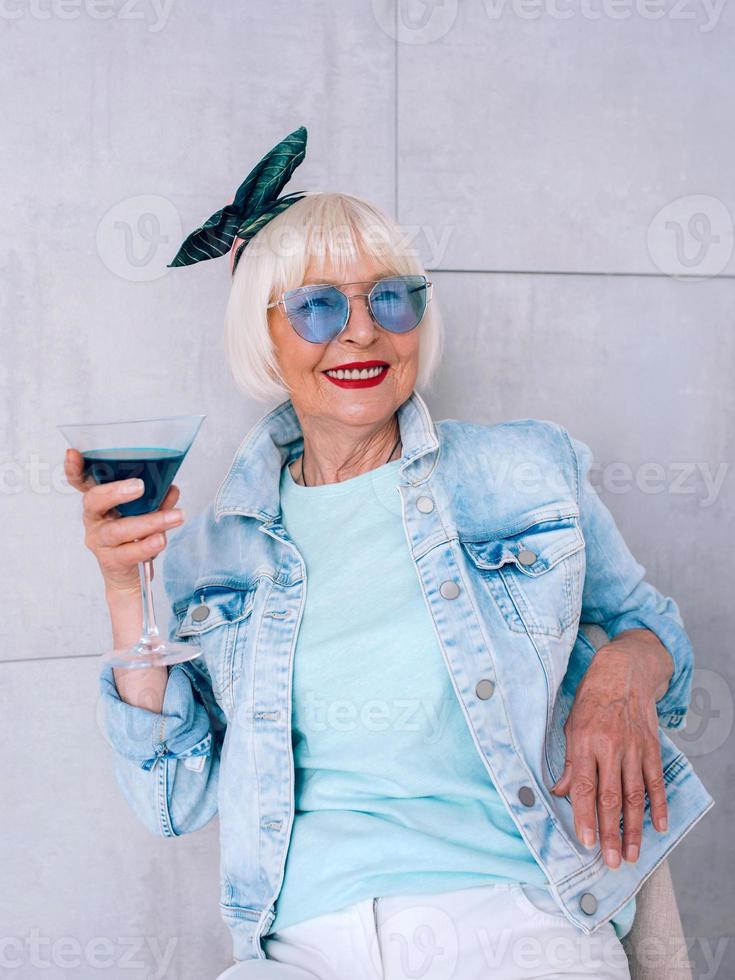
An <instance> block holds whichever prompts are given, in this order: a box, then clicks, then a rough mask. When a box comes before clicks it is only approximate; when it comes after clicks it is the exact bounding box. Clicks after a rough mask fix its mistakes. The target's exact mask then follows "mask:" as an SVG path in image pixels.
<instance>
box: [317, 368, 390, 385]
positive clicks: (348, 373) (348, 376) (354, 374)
mask: <svg viewBox="0 0 735 980" xmlns="http://www.w3.org/2000/svg"><path fill="white" fill-rule="evenodd" d="M387 370H388V365H387V364H381V365H378V366H377V367H370V368H338V369H337V370H332V369H331V368H330V369H327V370H326V371H324V372H322V373H323V374H326V375H327V377H328V378H335V379H337V380H339V381H368V380H370V379H371V378H378V377H380V375H381V374H385V372H386V371H387Z"/></svg>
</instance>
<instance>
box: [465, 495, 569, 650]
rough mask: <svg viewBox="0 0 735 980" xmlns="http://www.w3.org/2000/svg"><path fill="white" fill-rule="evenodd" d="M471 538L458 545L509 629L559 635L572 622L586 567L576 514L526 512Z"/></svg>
mask: <svg viewBox="0 0 735 980" xmlns="http://www.w3.org/2000/svg"><path fill="white" fill-rule="evenodd" d="M472 537H473V539H462V545H463V547H464V549H465V551H466V552H467V555H468V556H469V558H470V561H471V562H472V564H473V565H474V566H475V568H476V569H477V570H478V574H479V575H480V577H481V579H482V581H483V583H484V585H485V586H486V588H487V589H488V590H489V592H490V594H491V596H492V598H493V599H494V601H495V603H496V605H497V607H498V608H499V610H500V612H501V613H502V615H503V618H504V619H505V622H506V624H507V625H508V627H509V628H510V629H511V630H514V631H516V632H521V633H522V632H526V631H527V632H529V633H534V634H541V635H547V636H553V637H557V638H558V637H561V636H562V634H563V633H564V632H565V630H567V629H569V628H570V627H571V626H575V627H576V625H577V623H578V621H579V614H580V610H581V604H582V588H583V585H584V571H585V562H584V537H583V535H582V531H581V529H580V527H579V517H578V515H577V514H576V513H568V514H564V515H554V516H553V517H544V516H540V515H536V516H535V517H530V516H529V517H528V518H527V519H526V520H525V521H524V520H521V521H518V522H517V523H516V525H515V526H514V527H513V528H511V529H509V530H503V531H501V532H494V533H492V535H490V534H488V537H486V538H485V537H483V538H482V539H477V538H476V536H474V535H473V536H472Z"/></svg>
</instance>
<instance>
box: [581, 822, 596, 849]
mask: <svg viewBox="0 0 735 980" xmlns="http://www.w3.org/2000/svg"><path fill="white" fill-rule="evenodd" d="M582 843H583V844H584V846H585V847H594V846H595V832H594V830H590V828H589V827H585V828H584V829H583V830H582Z"/></svg>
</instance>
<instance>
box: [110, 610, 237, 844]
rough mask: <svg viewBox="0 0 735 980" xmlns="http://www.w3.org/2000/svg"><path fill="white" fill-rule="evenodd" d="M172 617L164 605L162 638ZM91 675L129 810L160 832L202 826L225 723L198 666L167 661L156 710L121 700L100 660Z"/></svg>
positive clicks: (212, 798) (209, 809)
mask: <svg viewBox="0 0 735 980" xmlns="http://www.w3.org/2000/svg"><path fill="white" fill-rule="evenodd" d="M176 625H177V619H176V617H175V616H174V615H173V613H171V614H170V617H169V628H168V635H169V638H173V633H174V630H175V628H176ZM99 681H100V697H101V712H100V722H101V724H102V728H103V733H104V734H105V737H106V738H107V741H108V742H109V743H110V744H111V745H112V747H113V749H114V750H115V755H114V770H115V777H116V779H117V782H118V784H119V786H120V788H121V790H122V792H123V795H124V796H125V798H126V799H127V801H128V803H129V804H130V806H131V807H132V809H133V811H134V812H135V814H136V815H137V816H138V817H139V818H140V820H141V821H142V822H143V823H144V824H145V826H146V827H147V828H148V829H149V830H150V831H151V832H152V833H154V834H160V835H162V836H164V837H174V836H178V835H179V834H185V833H189V832H191V831H194V830H198V829H199V828H200V827H203V826H204V825H205V824H206V823H207V822H208V821H209V820H211V818H212V817H213V816H214V815H215V813H216V812H217V783H218V777H219V765H220V751H221V747H222V736H223V733H224V727H225V726H224V721H223V717H222V715H221V713H220V712H219V710H218V707H217V704H216V701H215V700H214V697H213V695H212V690H211V684H210V682H209V679H208V675H207V674H206V670H202V668H201V667H200V666H199V664H198V661H197V660H193V661H189V662H186V663H181V664H175V665H174V666H172V667H170V668H169V676H168V682H167V684H166V691H165V694H164V700H163V705H162V709H161V712H160V713H158V712H154V711H149V710H148V709H147V708H143V707H137V706H135V705H131V704H128V703H127V702H125V701H123V700H122V699H121V698H120V695H119V694H118V692H117V688H116V686H115V680H114V675H113V672H112V667H110V666H108V665H105V666H104V667H103V669H102V672H101V674H100V678H99Z"/></svg>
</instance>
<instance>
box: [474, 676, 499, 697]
mask: <svg viewBox="0 0 735 980" xmlns="http://www.w3.org/2000/svg"><path fill="white" fill-rule="evenodd" d="M494 690H495V685H494V684H493V682H492V681H491V680H488V679H487V677H483V679H482V680H481V681H478V682H477V684H476V685H475V694H476V695H477V696H478V698H480V700H481V701H487V699H488V698H491V697H492V696H493V691H494Z"/></svg>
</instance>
